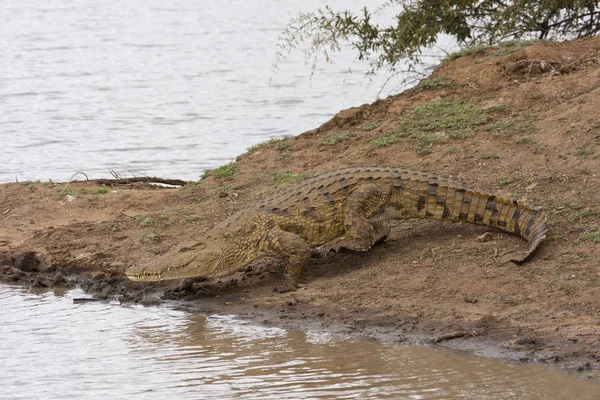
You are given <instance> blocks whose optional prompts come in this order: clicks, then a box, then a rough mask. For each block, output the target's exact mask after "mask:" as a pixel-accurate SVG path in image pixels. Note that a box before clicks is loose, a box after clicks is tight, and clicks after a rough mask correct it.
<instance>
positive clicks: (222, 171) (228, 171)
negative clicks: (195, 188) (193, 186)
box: [201, 162, 238, 179]
mask: <svg viewBox="0 0 600 400" xmlns="http://www.w3.org/2000/svg"><path fill="white" fill-rule="evenodd" d="M237 167H238V165H237V164H236V163H235V162H230V163H229V164H225V165H221V166H220V167H218V168H215V169H207V170H204V173H203V174H202V177H201V178H202V179H204V178H207V177H209V176H213V177H215V178H216V179H231V178H232V177H233V174H234V173H235V170H236V169H237Z"/></svg>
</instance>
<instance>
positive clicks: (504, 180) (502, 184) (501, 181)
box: [498, 178, 512, 187]
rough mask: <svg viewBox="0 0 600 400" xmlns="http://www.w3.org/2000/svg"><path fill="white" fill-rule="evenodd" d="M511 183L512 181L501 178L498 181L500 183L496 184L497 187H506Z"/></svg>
mask: <svg viewBox="0 0 600 400" xmlns="http://www.w3.org/2000/svg"><path fill="white" fill-rule="evenodd" d="M511 183H512V180H511V179H510V178H502V179H500V181H499V182H498V186H500V187H503V186H508V185H510V184H511Z"/></svg>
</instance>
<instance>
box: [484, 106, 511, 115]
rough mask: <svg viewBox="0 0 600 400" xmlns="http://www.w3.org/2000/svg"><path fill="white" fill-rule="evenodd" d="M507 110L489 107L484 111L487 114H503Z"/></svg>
mask: <svg viewBox="0 0 600 400" xmlns="http://www.w3.org/2000/svg"><path fill="white" fill-rule="evenodd" d="M507 110H508V106H505V105H500V106H491V107H488V108H486V109H485V110H484V111H485V112H488V113H503V112H505V111H507Z"/></svg>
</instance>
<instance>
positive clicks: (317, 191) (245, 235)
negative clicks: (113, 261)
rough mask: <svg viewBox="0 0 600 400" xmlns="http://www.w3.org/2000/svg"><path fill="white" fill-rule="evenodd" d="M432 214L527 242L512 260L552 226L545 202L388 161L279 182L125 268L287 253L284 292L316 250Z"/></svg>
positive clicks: (233, 265)
mask: <svg viewBox="0 0 600 400" xmlns="http://www.w3.org/2000/svg"><path fill="white" fill-rule="evenodd" d="M407 218H429V219H436V220H449V221H455V222H458V221H460V222H466V223H472V224H478V225H485V226H489V227H494V228H497V229H499V230H501V231H505V232H510V233H512V234H515V235H518V236H520V237H522V238H524V239H525V240H527V241H528V242H529V247H528V249H527V250H526V251H525V252H524V253H519V254H518V256H517V257H515V258H512V259H511V260H510V261H512V262H514V263H516V264H523V263H525V262H527V261H528V260H529V259H530V258H531V257H532V256H533V255H534V253H535V251H536V249H537V248H538V246H539V244H540V243H541V242H542V241H543V240H544V239H545V237H546V233H547V231H548V225H547V218H546V214H545V213H544V211H543V210H542V208H541V207H538V206H535V205H534V204H533V203H531V202H529V201H527V200H525V199H518V198H517V197H516V196H514V195H509V194H502V193H498V192H495V191H486V190H481V189H476V188H474V187H472V186H470V185H468V184H466V183H463V182H461V181H459V180H457V179H455V178H452V177H438V176H435V175H432V174H429V173H426V172H418V171H411V170H406V169H399V168H388V167H373V168H369V167H355V168H346V169H340V170H336V171H331V172H328V173H325V174H322V175H318V176H315V177H313V178H310V179H307V180H305V181H302V182H300V183H297V184H294V185H291V186H289V187H287V188H284V189H280V190H278V191H277V192H275V193H274V194H273V195H272V196H270V197H269V198H266V199H264V200H262V201H260V202H259V203H258V204H256V205H255V206H253V207H250V208H248V209H245V210H242V211H240V212H238V213H236V214H234V215H232V216H231V217H230V218H228V219H226V220H224V221H223V222H221V223H220V224H218V225H217V226H215V227H214V228H213V229H211V230H209V231H208V232H207V233H206V234H205V235H204V237H202V238H201V239H200V240H199V241H198V242H197V243H195V244H193V245H191V246H187V247H183V248H181V249H180V250H179V251H177V252H176V253H175V254H174V255H167V256H165V257H163V258H162V259H160V260H159V261H157V262H156V263H154V264H150V265H147V266H144V265H134V266H132V267H130V268H128V269H127V270H126V272H125V273H126V275H127V277H128V278H129V279H131V280H132V281H164V280H170V279H182V278H196V277H203V278H212V277H215V278H216V277H225V276H228V275H231V274H233V273H235V272H237V271H240V270H242V269H243V268H244V267H245V266H246V265H247V264H249V263H251V262H252V261H254V260H256V259H258V258H262V257H275V258H280V259H287V260H288V262H287V265H286V266H285V268H284V273H283V282H282V285H281V286H280V287H279V290H280V291H281V292H285V291H291V290H295V288H297V287H299V281H300V279H301V278H302V276H303V273H304V270H305V268H306V266H307V265H308V264H309V262H310V258H311V255H312V256H314V255H315V254H321V255H323V254H324V253H328V252H331V251H333V252H337V251H340V250H342V249H348V250H352V251H367V250H369V249H370V248H371V247H372V246H374V245H375V244H378V243H381V242H383V241H384V240H386V238H387V236H388V234H389V232H390V228H391V225H390V222H391V221H393V220H400V219H407Z"/></svg>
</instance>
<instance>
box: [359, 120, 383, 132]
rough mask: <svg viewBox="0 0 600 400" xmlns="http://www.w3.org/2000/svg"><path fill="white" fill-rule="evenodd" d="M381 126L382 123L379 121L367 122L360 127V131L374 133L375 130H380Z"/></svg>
mask: <svg viewBox="0 0 600 400" xmlns="http://www.w3.org/2000/svg"><path fill="white" fill-rule="evenodd" d="M379 125H381V122H379V121H371V122H365V123H364V124H362V125H361V126H359V129H361V130H363V131H372V130H373V129H377V128H379Z"/></svg>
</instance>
